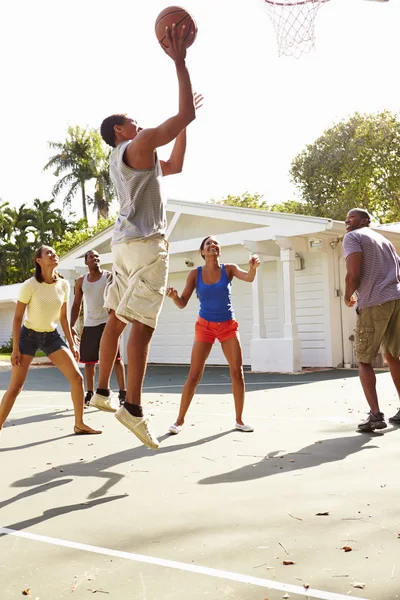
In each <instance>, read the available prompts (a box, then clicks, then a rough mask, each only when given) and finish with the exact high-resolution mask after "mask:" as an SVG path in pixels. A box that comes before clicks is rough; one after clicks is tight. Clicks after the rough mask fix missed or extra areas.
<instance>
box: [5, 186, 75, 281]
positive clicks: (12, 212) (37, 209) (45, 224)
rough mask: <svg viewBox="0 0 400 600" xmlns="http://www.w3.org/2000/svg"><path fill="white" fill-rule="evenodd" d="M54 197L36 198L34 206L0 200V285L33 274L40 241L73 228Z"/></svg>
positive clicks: (51, 239) (47, 241)
mask: <svg viewBox="0 0 400 600" xmlns="http://www.w3.org/2000/svg"><path fill="white" fill-rule="evenodd" d="M53 202H54V201H53V200H45V201H43V202H41V201H40V200H39V199H37V198H36V199H35V200H34V201H33V208H32V207H28V206H27V205H26V204H22V205H21V206H20V207H19V208H11V207H10V205H9V203H8V202H3V203H1V204H0V234H1V236H0V285H6V284H11V283H17V282H19V281H23V280H24V279H27V278H28V277H30V275H31V272H32V267H33V265H32V256H33V253H34V251H35V249H36V248H37V247H38V246H41V245H43V244H44V245H47V244H48V245H50V244H54V242H55V241H57V240H60V239H61V238H62V236H63V235H64V233H65V232H66V231H68V230H69V229H71V228H73V227H74V225H73V224H72V225H68V224H67V222H66V220H65V219H64V218H63V217H62V215H61V211H60V210H59V209H57V208H55V209H54V208H53V206H52V205H53Z"/></svg>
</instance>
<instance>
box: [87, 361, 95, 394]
mask: <svg viewBox="0 0 400 600" xmlns="http://www.w3.org/2000/svg"><path fill="white" fill-rule="evenodd" d="M95 371H96V365H94V364H90V365H88V364H86V365H85V381H86V391H88V392H93V391H94V374H95Z"/></svg>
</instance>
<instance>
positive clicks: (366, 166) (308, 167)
mask: <svg viewBox="0 0 400 600" xmlns="http://www.w3.org/2000/svg"><path fill="white" fill-rule="evenodd" d="M290 174H291V177H292V180H293V182H294V183H295V184H296V185H297V187H298V188H299V190H300V193H301V197H302V201H303V202H304V204H305V205H306V207H307V211H308V210H309V211H310V212H309V213H308V214H313V215H315V216H320V217H330V218H333V219H339V220H343V219H344V218H345V216H346V213H347V212H348V210H349V209H350V208H353V207H355V206H362V207H364V208H366V209H367V210H369V211H370V213H371V214H373V215H374V216H375V217H376V218H377V219H378V220H379V221H380V222H391V221H398V220H400V120H399V117H398V115H395V114H393V113H391V112H389V111H383V112H379V113H375V114H359V113H355V114H354V115H352V116H351V117H350V118H348V119H347V120H343V121H340V122H339V123H337V124H336V125H334V126H333V127H331V128H329V129H327V130H326V131H324V133H323V134H322V135H321V137H319V138H318V139H317V140H316V141H315V142H314V143H313V144H310V145H308V146H307V147H306V148H305V149H304V150H303V151H302V152H301V153H300V154H299V155H298V156H296V157H295V159H294V160H293V162H292V165H291V170H290Z"/></svg>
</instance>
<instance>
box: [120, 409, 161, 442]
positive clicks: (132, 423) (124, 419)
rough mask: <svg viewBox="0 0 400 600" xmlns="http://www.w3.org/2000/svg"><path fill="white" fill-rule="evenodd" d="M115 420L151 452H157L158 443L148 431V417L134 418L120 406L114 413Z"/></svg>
mask: <svg viewBox="0 0 400 600" xmlns="http://www.w3.org/2000/svg"><path fill="white" fill-rule="evenodd" d="M115 418H116V419H118V421H119V422H120V423H122V425H125V427H127V428H128V429H129V430H130V431H132V433H134V434H135V435H136V437H137V438H139V440H140V441H141V442H142V444H144V445H145V446H147V447H148V448H151V449H152V450H158V448H159V446H160V443H159V441H158V439H157V438H156V437H155V436H154V435H153V433H152V431H151V429H150V426H149V417H134V416H133V415H131V413H130V412H129V411H128V410H126V408H125V406H121V407H120V408H119V409H118V410H117V412H116V413H115Z"/></svg>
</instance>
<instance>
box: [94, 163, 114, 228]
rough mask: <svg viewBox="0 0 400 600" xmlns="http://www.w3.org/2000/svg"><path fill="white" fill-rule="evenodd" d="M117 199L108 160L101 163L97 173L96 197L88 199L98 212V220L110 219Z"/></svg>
mask: <svg viewBox="0 0 400 600" xmlns="http://www.w3.org/2000/svg"><path fill="white" fill-rule="evenodd" d="M114 197H115V189H114V186H113V184H112V181H111V177H110V167H109V163H108V156H107V159H105V160H103V161H101V162H100V164H99V167H98V171H97V172H96V185H95V190H94V197H93V198H91V197H90V196H88V197H87V201H88V204H91V205H92V206H93V210H97V220H98V221H99V220H100V219H108V218H109V215H110V204H111V202H112V201H113V199H114Z"/></svg>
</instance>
